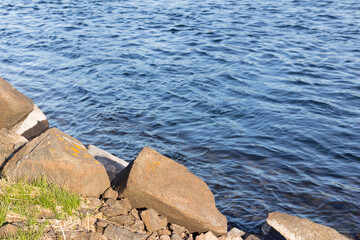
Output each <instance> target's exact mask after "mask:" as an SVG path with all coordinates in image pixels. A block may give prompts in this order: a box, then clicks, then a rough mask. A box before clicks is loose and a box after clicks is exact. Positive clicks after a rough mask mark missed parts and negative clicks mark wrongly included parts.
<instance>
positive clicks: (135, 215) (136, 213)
mask: <svg viewBox="0 0 360 240" xmlns="http://www.w3.org/2000/svg"><path fill="white" fill-rule="evenodd" d="M130 213H131V215H133V216H134V217H135V218H136V219H139V220H140V216H139V212H138V210H136V209H135V208H134V209H131V211H130Z"/></svg>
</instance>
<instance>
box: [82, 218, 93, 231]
mask: <svg viewBox="0 0 360 240" xmlns="http://www.w3.org/2000/svg"><path fill="white" fill-rule="evenodd" d="M95 222H96V218H95V217H93V216H89V215H88V216H86V217H85V218H84V219H82V220H81V227H82V228H83V229H85V230H87V231H95V226H94V224H95Z"/></svg>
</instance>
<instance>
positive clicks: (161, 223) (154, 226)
mask: <svg viewBox="0 0 360 240" xmlns="http://www.w3.org/2000/svg"><path fill="white" fill-rule="evenodd" d="M140 216H141V219H142V220H143V221H144V223H145V226H146V229H147V230H148V231H149V232H156V231H158V230H160V229H166V226H167V223H168V222H167V219H166V218H165V217H162V216H159V214H158V213H157V212H156V211H155V210H154V209H151V208H150V209H147V210H145V211H142V212H141V214H140Z"/></svg>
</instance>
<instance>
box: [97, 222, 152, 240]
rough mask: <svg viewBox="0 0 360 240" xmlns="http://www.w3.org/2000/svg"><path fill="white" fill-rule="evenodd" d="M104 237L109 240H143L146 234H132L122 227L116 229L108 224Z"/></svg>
mask: <svg viewBox="0 0 360 240" xmlns="http://www.w3.org/2000/svg"><path fill="white" fill-rule="evenodd" d="M104 235H105V236H106V237H107V238H109V239H111V240H145V239H146V238H147V235H146V234H143V233H133V232H130V231H129V230H128V229H126V228H123V227H117V226H115V225H113V224H109V225H108V226H107V227H106V228H105V230H104Z"/></svg>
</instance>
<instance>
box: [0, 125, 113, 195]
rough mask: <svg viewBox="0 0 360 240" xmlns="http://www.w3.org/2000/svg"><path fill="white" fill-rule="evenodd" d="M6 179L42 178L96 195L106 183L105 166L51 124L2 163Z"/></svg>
mask: <svg viewBox="0 0 360 240" xmlns="http://www.w3.org/2000/svg"><path fill="white" fill-rule="evenodd" d="M3 172H4V173H5V174H6V175H7V176H8V177H9V178H10V179H19V178H26V179H34V178H39V177H41V176H45V177H46V179H47V180H48V181H50V182H52V183H55V184H57V185H59V186H61V187H65V188H67V189H69V190H70V191H73V192H75V193H78V194H83V195H85V196H94V197H99V195H100V194H102V193H103V192H104V191H105V190H106V189H107V188H108V187H109V186H110V182H109V178H108V176H107V174H106V171H105V168H104V166H103V165H101V164H100V163H99V162H98V161H96V160H95V159H94V158H93V157H91V156H90V155H89V154H88V152H87V150H86V148H85V147H84V146H83V145H82V144H81V143H80V142H79V141H78V140H76V139H74V138H72V137H71V136H69V135H67V134H65V133H63V132H62V131H60V130H59V129H56V128H52V129H49V130H47V131H46V132H44V133H43V134H41V135H40V136H39V137H37V138H35V139H33V140H32V141H31V142H29V143H28V144H27V145H25V147H23V148H22V149H21V150H20V151H18V152H17V153H16V154H15V155H14V156H13V157H12V158H11V159H10V161H9V162H8V163H7V164H6V165H5V167H4V169H3Z"/></svg>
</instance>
